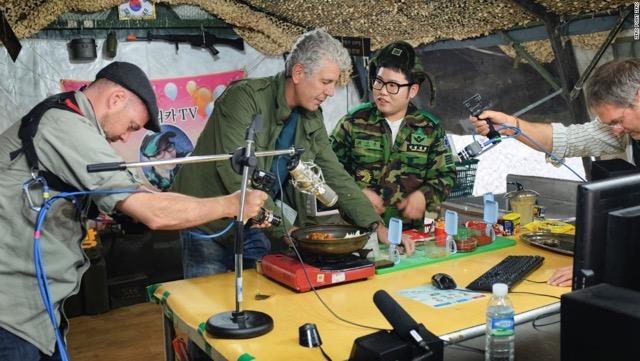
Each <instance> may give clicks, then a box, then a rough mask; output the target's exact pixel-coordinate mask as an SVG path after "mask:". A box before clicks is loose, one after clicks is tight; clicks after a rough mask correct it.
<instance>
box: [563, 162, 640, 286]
mask: <svg viewBox="0 0 640 361" xmlns="http://www.w3.org/2000/svg"><path fill="white" fill-rule="evenodd" d="M638 205H640V174H634V175H630V176H625V177H619V178H612V179H607V180H603V181H598V182H592V183H587V184H581V185H579V186H578V195H577V204H576V239H575V251H574V256H573V289H574V290H576V289H582V288H585V287H588V286H591V285H595V284H598V283H601V282H603V280H604V279H605V277H604V273H605V271H606V268H605V261H606V251H607V247H608V245H607V230H608V227H607V225H608V221H609V213H610V212H613V211H617V210H620V209H624V208H629V207H633V206H638ZM611 254H612V257H613V253H611ZM616 257H621V259H620V260H617V261H616V262H626V261H628V260H629V259H628V258H627V257H628V255H627V254H624V253H623V254H622V255H620V256H616ZM631 262H636V263H637V262H640V260H638V259H631Z"/></svg>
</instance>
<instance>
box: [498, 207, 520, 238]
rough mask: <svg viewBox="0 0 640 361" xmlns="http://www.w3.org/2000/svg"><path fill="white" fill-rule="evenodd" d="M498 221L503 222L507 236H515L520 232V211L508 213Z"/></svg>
mask: <svg viewBox="0 0 640 361" xmlns="http://www.w3.org/2000/svg"><path fill="white" fill-rule="evenodd" d="M498 223H500V224H502V228H503V230H504V235H505V236H514V235H516V234H518V233H520V214H519V213H507V214H505V215H504V216H503V217H502V218H501V219H500V220H498Z"/></svg>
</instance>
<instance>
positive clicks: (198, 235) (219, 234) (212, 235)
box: [189, 221, 233, 239]
mask: <svg viewBox="0 0 640 361" xmlns="http://www.w3.org/2000/svg"><path fill="white" fill-rule="evenodd" d="M231 228H233V221H231V222H229V224H227V227H226V228H225V229H223V230H222V231H220V232H218V233H214V234H202V233H198V232H195V231H189V234H190V235H192V236H193V237H195V238H200V239H213V238H218V237H220V236H222V235H223V234H225V233H227V232H229V230H230V229H231Z"/></svg>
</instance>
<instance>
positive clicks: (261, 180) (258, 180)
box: [247, 168, 282, 227]
mask: <svg viewBox="0 0 640 361" xmlns="http://www.w3.org/2000/svg"><path fill="white" fill-rule="evenodd" d="M276 182H277V178H276V176H275V175H274V174H273V173H271V172H266V171H263V170H260V169H257V168H256V169H255V170H254V171H253V174H252V175H251V186H252V187H253V189H257V190H261V191H263V192H265V193H267V194H268V195H269V196H271V197H273V196H274V194H273V193H272V192H273V190H274V188H275V185H276ZM265 221H267V222H269V223H271V225H272V226H276V227H277V226H279V225H280V224H281V223H282V218H281V217H278V216H276V215H275V214H273V212H272V211H270V210H268V209H264V208H261V209H260V213H258V215H257V216H255V217H253V218H251V219H250V220H249V222H247V225H248V226H249V227H251V226H252V225H254V224H260V223H262V222H265Z"/></svg>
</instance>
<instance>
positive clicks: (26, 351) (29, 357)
mask: <svg viewBox="0 0 640 361" xmlns="http://www.w3.org/2000/svg"><path fill="white" fill-rule="evenodd" d="M0 360H2V361H5V360H6V361H14V360H15V361H60V360H61V358H60V352H59V350H58V348H57V347H56V351H55V352H54V353H53V355H51V356H47V355H45V354H44V353H42V351H40V350H39V349H38V348H37V347H36V346H34V345H32V344H31V343H29V342H28V341H26V340H23V339H22V338H20V337H18V336H16V335H14V334H13V333H11V332H9V331H7V330H5V329H4V328H1V327H0Z"/></svg>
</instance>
